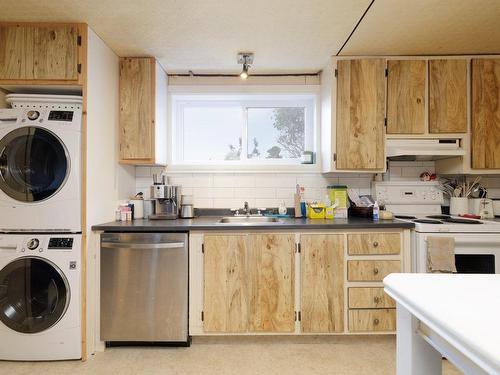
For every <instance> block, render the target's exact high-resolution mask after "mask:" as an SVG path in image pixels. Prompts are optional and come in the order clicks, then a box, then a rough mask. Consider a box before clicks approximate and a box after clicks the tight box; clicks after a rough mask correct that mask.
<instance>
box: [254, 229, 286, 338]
mask: <svg viewBox="0 0 500 375" xmlns="http://www.w3.org/2000/svg"><path fill="white" fill-rule="evenodd" d="M294 252H295V235H294V234H251V235H249V236H248V257H247V259H248V267H247V270H248V290H249V331H253V332H293V331H294V328H295V311H294V295H295V293H294Z"/></svg>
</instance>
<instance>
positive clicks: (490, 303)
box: [384, 273, 500, 375]
mask: <svg viewBox="0 0 500 375" xmlns="http://www.w3.org/2000/svg"><path fill="white" fill-rule="evenodd" d="M384 286H385V288H384V289H385V291H386V293H387V294H389V295H390V296H391V297H392V298H394V300H395V301H396V303H397V366H396V367H397V374H398V375H434V374H441V357H442V356H444V357H446V358H447V359H448V360H449V361H450V362H452V363H453V364H454V365H455V366H456V367H458V368H459V369H460V370H461V371H463V372H464V373H465V374H467V375H469V374H480V375H482V374H495V375H498V374H500V275H446V274H418V273H414V274H391V275H389V276H387V277H386V278H385V279H384Z"/></svg>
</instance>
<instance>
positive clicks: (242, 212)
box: [232, 201, 262, 216]
mask: <svg viewBox="0 0 500 375" xmlns="http://www.w3.org/2000/svg"><path fill="white" fill-rule="evenodd" d="M232 211H233V212H234V216H262V213H261V210H257V209H256V210H254V212H256V213H255V214H252V209H251V208H250V205H249V204H248V202H247V201H245V202H244V203H243V208H240V209H238V210H232Z"/></svg>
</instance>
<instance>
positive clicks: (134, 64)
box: [120, 57, 155, 161]
mask: <svg viewBox="0 0 500 375" xmlns="http://www.w3.org/2000/svg"><path fill="white" fill-rule="evenodd" d="M154 82H155V61H154V59H153V58H149V57H146V58H128V57H127V58H122V59H121V60H120V160H121V161H127V160H153V159H154V93H155V87H154Z"/></svg>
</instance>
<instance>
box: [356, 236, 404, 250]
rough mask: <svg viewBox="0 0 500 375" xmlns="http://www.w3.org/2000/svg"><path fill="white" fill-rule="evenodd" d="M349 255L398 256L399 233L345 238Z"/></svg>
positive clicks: (399, 247)
mask: <svg viewBox="0 0 500 375" xmlns="http://www.w3.org/2000/svg"><path fill="white" fill-rule="evenodd" d="M347 246H348V252H349V255H376V254H385V255H388V254H399V253H400V251H401V236H400V234H399V233H359V234H349V235H348V236H347Z"/></svg>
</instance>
